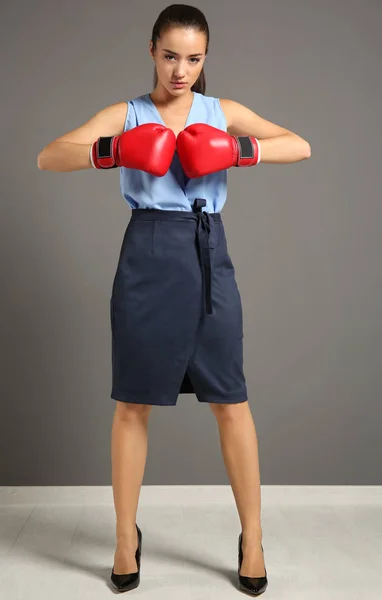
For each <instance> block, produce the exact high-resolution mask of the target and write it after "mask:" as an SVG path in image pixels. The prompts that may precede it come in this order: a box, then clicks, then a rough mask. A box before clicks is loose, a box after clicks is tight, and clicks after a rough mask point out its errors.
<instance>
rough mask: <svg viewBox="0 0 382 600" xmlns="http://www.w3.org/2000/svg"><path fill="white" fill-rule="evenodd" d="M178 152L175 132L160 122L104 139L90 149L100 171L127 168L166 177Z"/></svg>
mask: <svg viewBox="0 0 382 600" xmlns="http://www.w3.org/2000/svg"><path fill="white" fill-rule="evenodd" d="M175 149H176V136H175V133H174V132H173V131H172V129H168V128H167V127H165V126H164V125H161V124H159V123H145V124H144V125H138V126H137V127H133V129H129V130H128V131H125V132H124V133H122V135H114V136H110V137H100V138H98V140H97V141H96V142H94V143H93V144H92V146H91V149H90V160H91V162H92V165H93V166H94V167H95V168H96V169H115V168H117V167H127V168H128V169H139V170H140V171H146V172H147V173H150V174H151V175H156V176H157V177H162V176H163V175H165V174H166V173H167V171H168V170H169V168H170V165H171V161H172V159H173V156H174V152H175Z"/></svg>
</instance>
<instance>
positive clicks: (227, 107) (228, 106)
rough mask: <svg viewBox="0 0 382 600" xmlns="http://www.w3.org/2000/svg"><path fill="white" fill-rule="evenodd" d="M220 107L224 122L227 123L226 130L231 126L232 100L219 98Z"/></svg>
mask: <svg viewBox="0 0 382 600" xmlns="http://www.w3.org/2000/svg"><path fill="white" fill-rule="evenodd" d="M219 102H220V106H221V108H222V111H223V113H224V116H225V120H226V122H227V128H228V127H230V126H231V124H232V111H233V104H234V101H233V100H229V99H228V98H219Z"/></svg>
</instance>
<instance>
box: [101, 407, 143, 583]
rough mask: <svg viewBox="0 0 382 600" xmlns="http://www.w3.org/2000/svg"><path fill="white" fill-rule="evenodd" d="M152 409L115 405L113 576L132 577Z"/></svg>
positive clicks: (112, 442)
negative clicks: (114, 534) (128, 574)
mask: <svg viewBox="0 0 382 600" xmlns="http://www.w3.org/2000/svg"><path fill="white" fill-rule="evenodd" d="M151 408H152V405H142V404H133V403H129V402H120V401H116V408H115V412H114V417H113V424H112V437H111V460H112V485H113V497H114V507H115V512H116V537H117V548H116V551H115V554H114V573H115V574H116V575H119V574H122V573H135V572H136V571H138V566H137V563H136V560H135V552H136V549H137V547H138V533H137V529H136V527H135V523H136V515H137V509H138V500H139V494H140V489H141V485H142V480H143V475H144V470H145V465H146V456H147V429H148V416H149V414H150V409H151Z"/></svg>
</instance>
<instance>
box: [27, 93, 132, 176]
mask: <svg viewBox="0 0 382 600" xmlns="http://www.w3.org/2000/svg"><path fill="white" fill-rule="evenodd" d="M127 106H128V105H127V103H126V102H118V103H116V104H112V105H111V106H107V107H106V108H104V109H102V110H100V111H99V112H97V113H96V114H95V115H94V116H93V117H91V119H89V121H87V122H86V123H84V124H83V125H81V126H80V127H78V128H77V129H73V130H72V131H69V132H68V133H66V134H65V135H63V136H61V137H59V138H57V139H55V140H53V142H50V144H48V145H47V146H45V148H43V149H42V150H41V152H40V154H39V155H38V157H37V166H38V168H39V169H41V170H45V171H61V172H62V171H79V170H80V169H90V168H93V167H92V164H91V162H90V158H89V153H90V147H91V145H92V144H93V142H95V141H96V140H97V139H98V138H99V137H103V136H110V135H121V134H122V133H123V126H124V123H125V119H126V115H127Z"/></svg>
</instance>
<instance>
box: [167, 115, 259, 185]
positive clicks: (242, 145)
mask: <svg viewBox="0 0 382 600" xmlns="http://www.w3.org/2000/svg"><path fill="white" fill-rule="evenodd" d="M177 151H178V155H179V160H180V162H181V165H182V167H183V169H184V172H185V173H186V175H187V177H190V178H191V177H202V176H203V175H208V174H209V173H214V172H216V171H222V170H223V169H229V168H230V167H251V166H253V165H257V164H258V163H259V162H260V144H259V142H258V140H257V138H255V137H253V136H236V135H229V134H228V133H226V132H225V131H222V130H221V129H217V128H216V127H211V125H206V124H205V123H195V124H194V125H189V126H188V127H186V129H184V130H183V131H181V132H180V133H179V135H178V137H177Z"/></svg>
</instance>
